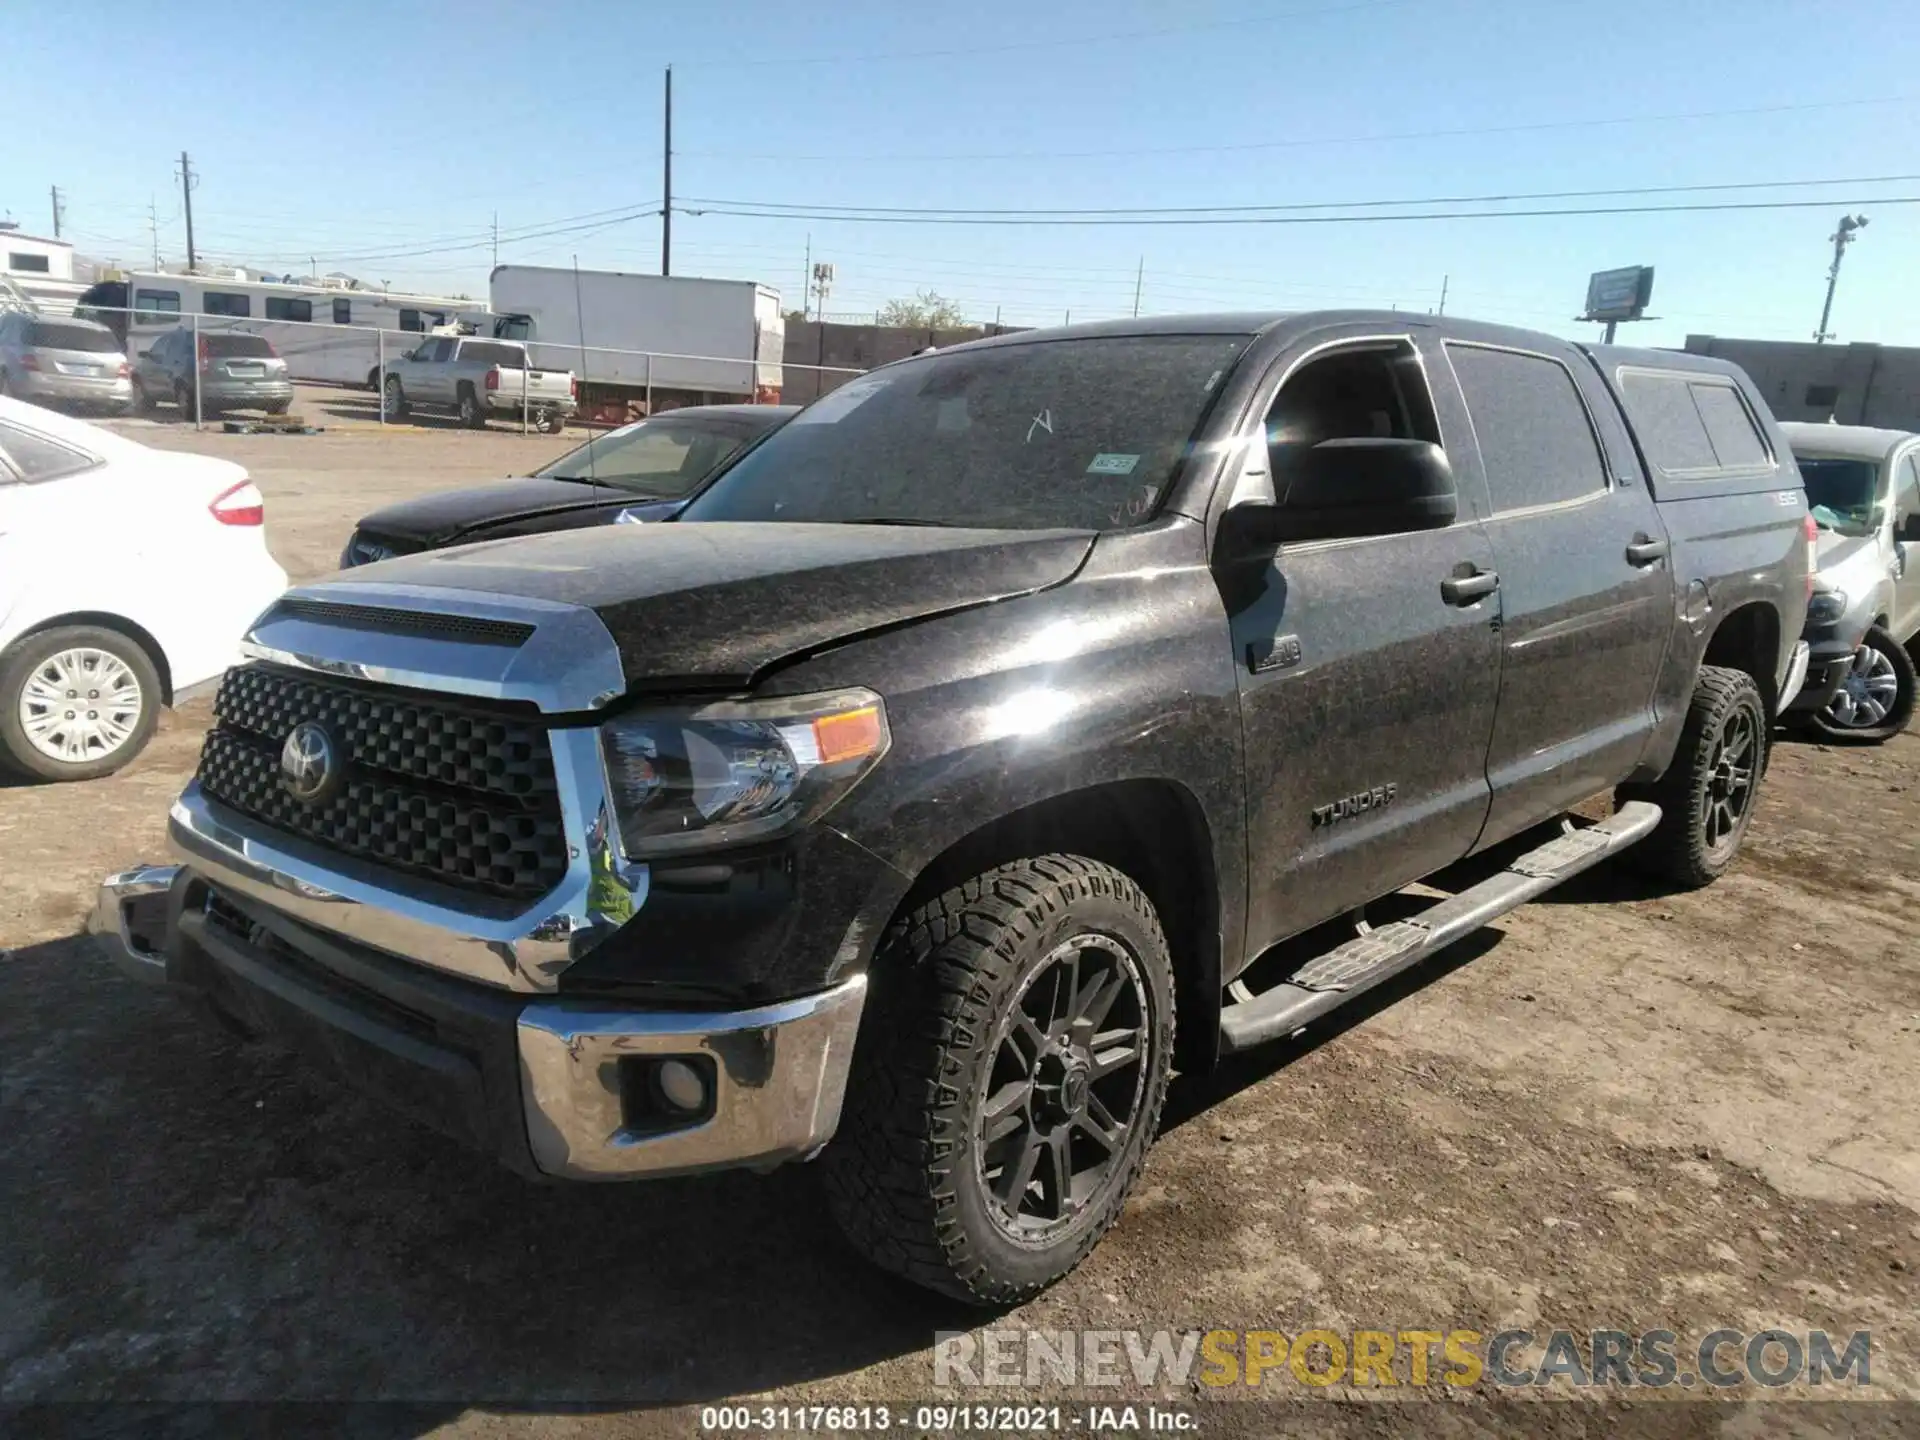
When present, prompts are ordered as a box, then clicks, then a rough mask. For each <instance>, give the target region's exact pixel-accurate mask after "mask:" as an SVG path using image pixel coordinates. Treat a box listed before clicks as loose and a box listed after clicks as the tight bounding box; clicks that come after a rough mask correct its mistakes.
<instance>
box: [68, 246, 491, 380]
mask: <svg viewBox="0 0 1920 1440" xmlns="http://www.w3.org/2000/svg"><path fill="white" fill-rule="evenodd" d="M244 275H245V272H234V271H228V272H227V273H226V274H224V275H223V274H220V273H217V272H215V273H206V272H200V273H196V274H193V275H178V274H170V273H165V272H153V271H120V270H116V271H110V272H106V277H105V278H104V279H102V280H101V281H100V282H99V283H97V284H95V285H94V286H93V287H92V288H91V289H89V290H88V291H87V292H86V293H85V294H84V295H82V296H81V297H80V299H79V301H78V302H77V304H76V307H75V308H76V312H77V313H78V314H80V315H82V316H85V317H87V318H89V319H95V320H99V321H100V322H101V323H102V324H104V325H107V326H109V327H111V328H112V329H113V331H114V333H115V334H116V335H118V336H119V337H120V339H121V341H122V342H123V343H124V344H125V345H126V347H127V352H128V354H130V355H131V354H133V353H134V352H135V351H138V350H144V349H146V348H147V347H148V346H150V345H151V344H153V342H154V341H155V340H157V339H158V338H159V337H160V336H161V335H164V334H165V333H166V332H167V331H169V330H171V329H173V328H174V327H175V326H177V325H182V324H186V323H189V321H190V317H192V316H196V315H197V316H199V317H200V320H199V324H200V328H201V329H202V330H209V331H211V330H218V329H235V330H245V331H246V332H247V333H248V334H251V335H260V336H263V337H265V338H266V340H267V341H268V342H269V343H270V344H271V345H272V346H273V348H274V349H275V350H276V351H278V352H279V354H280V355H281V356H283V357H284V358H285V360H286V362H287V370H288V372H289V373H290V374H291V375H292V376H293V377H294V378H295V379H296V380H324V381H332V382H333V383H335V384H339V385H366V386H369V387H376V386H377V384H378V373H377V372H378V367H379V358H380V356H381V354H382V353H384V355H385V357H386V358H387V359H389V360H391V359H393V358H394V357H395V356H397V355H399V354H400V353H401V352H402V351H405V350H408V349H411V348H412V347H413V345H414V344H415V343H416V342H415V341H414V340H412V339H411V338H408V337H410V336H413V335H423V334H432V333H435V332H440V333H446V332H448V331H450V330H454V329H456V328H457V329H458V330H460V331H463V332H465V333H467V334H481V335H485V334H490V333H492V329H493V321H494V317H493V316H492V315H491V314H490V313H489V312H488V310H487V307H486V305H485V304H484V303H483V302H481V301H478V300H462V299H455V298H451V297H449V296H445V295H406V294H401V293H400V292H398V291H389V290H371V289H367V288H365V287H362V286H358V285H355V284H352V283H351V282H349V281H346V280H344V279H342V280H337V281H336V280H333V279H332V278H331V277H329V278H328V279H327V280H324V281H319V282H315V281H310V280H307V281H302V280H294V279H292V278H291V277H289V278H287V279H284V280H266V279H262V278H260V277H258V276H247V277H246V278H242V277H243V276H244Z"/></svg>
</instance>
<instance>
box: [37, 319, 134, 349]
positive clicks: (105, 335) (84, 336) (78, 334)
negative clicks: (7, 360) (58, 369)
mask: <svg viewBox="0 0 1920 1440" xmlns="http://www.w3.org/2000/svg"><path fill="white" fill-rule="evenodd" d="M27 344H29V345H39V346H43V347H44V348H46V349H48V350H83V351H85V352H87V353H88V354H92V355H111V354H112V353H113V352H114V351H116V350H118V349H119V348H120V342H119V341H117V340H115V339H114V338H113V332H112V331H111V330H96V329H94V328H93V326H91V325H63V324H61V323H60V322H59V321H58V320H36V321H34V322H33V328H32V329H30V330H29V331H28V332H27Z"/></svg>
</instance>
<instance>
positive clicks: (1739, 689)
mask: <svg viewBox="0 0 1920 1440" xmlns="http://www.w3.org/2000/svg"><path fill="white" fill-rule="evenodd" d="M1766 765H1767V707H1766V702H1765V701H1763V700H1762V699H1761V698H1760V687H1759V686H1758V685H1756V684H1755V683H1754V680H1753V677H1752V676H1751V675H1749V674H1747V673H1746V671H1744V670H1729V669H1726V668H1724V667H1723V666H1719V665H1702V666H1701V667H1700V678H1699V679H1698V680H1696V681H1695V682H1694V687H1693V701H1692V703H1691V704H1690V705H1689V706H1688V708H1687V721H1686V726H1685V728H1684V729H1683V730H1682V731H1681V732H1680V746H1679V748H1678V749H1677V750H1675V751H1674V755H1673V763H1672V764H1671V765H1669V766H1668V767H1667V773H1666V774H1664V775H1662V776H1661V777H1660V778H1659V779H1658V780H1656V781H1654V782H1653V783H1652V784H1651V785H1644V786H1641V785H1636V786H1626V785H1623V786H1621V787H1620V798H1622V799H1624V800H1651V801H1653V802H1654V803H1655V804H1656V805H1658V806H1659V807H1660V811H1661V815H1660V823H1659V825H1658V826H1656V827H1655V828H1654V831H1653V833H1652V834H1651V835H1649V836H1648V837H1647V838H1646V839H1644V840H1642V841H1641V842H1640V843H1639V844H1638V845H1635V846H1634V847H1633V848H1632V849H1630V850H1628V851H1627V852H1626V856H1625V858H1626V860H1627V862H1628V863H1629V864H1631V865H1632V866H1633V867H1634V868H1635V869H1638V870H1640V871H1642V872H1643V873H1645V874H1649V875H1652V876H1654V877H1656V878H1658V879H1661V880H1666V881H1670V882H1671V883H1672V884H1674V885H1678V886H1680V887H1682V888H1684V889H1688V890H1697V889H1698V888H1700V887H1701V886H1702V885H1709V884H1711V883H1712V882H1713V881H1715V880H1717V879H1719V878H1720V876H1721V875H1722V874H1724V873H1725V872H1726V869H1727V867H1728V866H1729V865H1731V864H1733V860H1734V857H1735V856H1736V855H1738V854H1739V853H1740V843H1741V841H1742V840H1744V839H1745V838H1746V834H1747V826H1748V824H1749V823H1751V822H1752V820H1753V811H1754V806H1755V804H1756V803H1757V802H1758V800H1759V795H1760V777H1761V775H1762V773H1764V771H1765V770H1766Z"/></svg>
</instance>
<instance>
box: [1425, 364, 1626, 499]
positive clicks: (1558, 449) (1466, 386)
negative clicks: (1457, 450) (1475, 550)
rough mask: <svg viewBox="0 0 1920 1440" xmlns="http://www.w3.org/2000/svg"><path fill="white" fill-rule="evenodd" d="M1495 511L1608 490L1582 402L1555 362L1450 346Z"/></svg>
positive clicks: (1563, 369)
mask: <svg viewBox="0 0 1920 1440" xmlns="http://www.w3.org/2000/svg"><path fill="white" fill-rule="evenodd" d="M1447 358H1448V359H1449V360H1451V361H1452V362H1453V373H1454V374H1455V375H1456V376H1458V377H1459V380H1460V389H1461V391H1462V393H1463V394H1464V395H1465V396H1466V400H1467V413H1468V414H1469V415H1471V416H1472V417H1473V433H1474V436H1475V438H1476V439H1478V441H1479V442H1480V458H1481V461H1482V463H1483V464H1484V465H1485V466H1486V471H1487V488H1488V490H1489V491H1491V492H1492V498H1493V508H1494V511H1495V513H1496V514H1497V513H1498V512H1500V511H1502V510H1523V509H1526V508H1528V507H1530V506H1535V505H1555V504H1559V503H1561V502H1564V501H1568V500H1579V499H1582V498H1584V497H1586V496H1588V495H1595V494H1599V493H1601V492H1602V491H1604V490H1605V489H1606V488H1607V470H1606V464H1605V462H1604V461H1603V460H1602V459H1601V455H1600V442H1599V440H1598V439H1597V438H1596V437H1595V435H1594V433H1593V421H1592V420H1591V419H1590V418H1589V417H1588V415H1587V407H1586V402H1585V401H1583V400H1582V399H1581V398H1580V389H1579V387H1578V386H1577V385H1576V384H1575V383H1574V379H1573V375H1572V374H1571V373H1570V372H1569V371H1568V370H1567V367H1566V366H1564V365H1562V364H1561V363H1560V362H1559V361H1558V360H1554V359H1551V358H1549V357H1547V356H1545V355H1527V354H1522V353H1521V352H1519V351H1516V350H1489V349H1486V348H1484V347H1482V346H1478V345H1460V344H1450V345H1448V346H1447Z"/></svg>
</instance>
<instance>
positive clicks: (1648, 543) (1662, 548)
mask: <svg viewBox="0 0 1920 1440" xmlns="http://www.w3.org/2000/svg"><path fill="white" fill-rule="evenodd" d="M1672 549H1673V547H1672V546H1671V545H1669V544H1668V543H1667V542H1666V541H1665V540H1650V539H1648V538H1647V537H1646V536H1645V535H1636V536H1634V537H1633V543H1632V544H1631V545H1629V546H1627V563H1628V564H1629V565H1651V564H1653V562H1654V561H1656V560H1664V559H1666V558H1667V555H1668V554H1669V553H1670V552H1671V551H1672Z"/></svg>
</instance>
